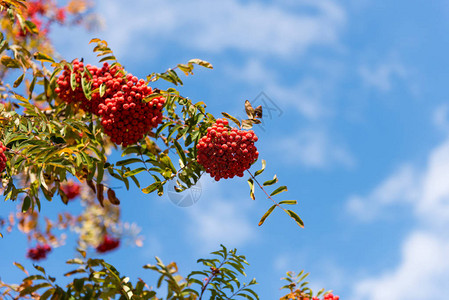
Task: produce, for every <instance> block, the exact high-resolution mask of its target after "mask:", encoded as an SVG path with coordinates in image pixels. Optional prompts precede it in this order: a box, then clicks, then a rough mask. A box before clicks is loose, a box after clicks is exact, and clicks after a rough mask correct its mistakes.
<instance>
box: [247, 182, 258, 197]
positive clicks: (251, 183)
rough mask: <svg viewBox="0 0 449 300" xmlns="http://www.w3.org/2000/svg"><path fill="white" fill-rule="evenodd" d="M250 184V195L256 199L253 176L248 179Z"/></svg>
mask: <svg viewBox="0 0 449 300" xmlns="http://www.w3.org/2000/svg"><path fill="white" fill-rule="evenodd" d="M248 184H249V188H250V193H249V195H250V196H251V199H253V200H256V196H255V195H254V181H253V179H252V178H250V179H248Z"/></svg>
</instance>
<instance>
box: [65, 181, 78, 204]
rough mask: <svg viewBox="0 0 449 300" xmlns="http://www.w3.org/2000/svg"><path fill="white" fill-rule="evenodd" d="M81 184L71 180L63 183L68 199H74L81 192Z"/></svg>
mask: <svg viewBox="0 0 449 300" xmlns="http://www.w3.org/2000/svg"><path fill="white" fill-rule="evenodd" d="M80 189H81V188H80V186H79V184H77V183H75V182H73V181H72V180H70V181H69V182H67V183H65V184H62V185H61V190H62V191H63V192H64V194H66V196H67V199H68V200H72V199H74V198H76V197H78V196H79V194H80Z"/></svg>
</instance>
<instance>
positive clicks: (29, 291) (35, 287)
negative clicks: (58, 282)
mask: <svg viewBox="0 0 449 300" xmlns="http://www.w3.org/2000/svg"><path fill="white" fill-rule="evenodd" d="M45 287H51V284H50V283H48V282H42V283H39V284H36V285H32V286H29V287H27V288H25V289H23V290H22V291H20V296H25V295H31V294H32V293H33V292H35V291H37V290H38V289H41V288H45Z"/></svg>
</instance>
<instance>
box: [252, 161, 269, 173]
mask: <svg viewBox="0 0 449 300" xmlns="http://www.w3.org/2000/svg"><path fill="white" fill-rule="evenodd" d="M266 165H267V162H266V161H265V159H262V169H260V170H258V171H256V173H254V176H258V175H260V174H262V172H263V171H265V167H266Z"/></svg>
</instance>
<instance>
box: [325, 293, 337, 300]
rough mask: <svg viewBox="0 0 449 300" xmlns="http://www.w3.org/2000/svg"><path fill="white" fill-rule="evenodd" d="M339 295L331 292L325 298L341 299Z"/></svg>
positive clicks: (328, 299)
mask: <svg viewBox="0 0 449 300" xmlns="http://www.w3.org/2000/svg"><path fill="white" fill-rule="evenodd" d="M339 299H340V297H339V296H334V295H333V294H332V293H329V294H327V295H325V296H324V298H323V300H339Z"/></svg>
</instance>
